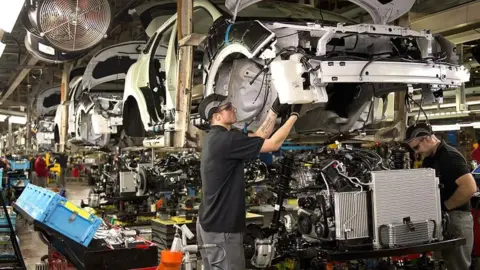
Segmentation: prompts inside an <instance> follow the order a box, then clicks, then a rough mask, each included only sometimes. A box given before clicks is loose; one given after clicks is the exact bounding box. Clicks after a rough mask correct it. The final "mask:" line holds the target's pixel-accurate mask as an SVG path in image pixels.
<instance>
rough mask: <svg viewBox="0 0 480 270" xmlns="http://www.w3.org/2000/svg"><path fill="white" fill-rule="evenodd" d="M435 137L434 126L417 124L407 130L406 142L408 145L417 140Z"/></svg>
mask: <svg viewBox="0 0 480 270" xmlns="http://www.w3.org/2000/svg"><path fill="white" fill-rule="evenodd" d="M430 135H433V131H432V126H430V125H429V124H427V123H416V124H413V125H411V126H409V127H408V128H407V132H406V134H405V142H406V143H408V142H410V141H412V140H413V139H415V138H419V137H424V136H430Z"/></svg>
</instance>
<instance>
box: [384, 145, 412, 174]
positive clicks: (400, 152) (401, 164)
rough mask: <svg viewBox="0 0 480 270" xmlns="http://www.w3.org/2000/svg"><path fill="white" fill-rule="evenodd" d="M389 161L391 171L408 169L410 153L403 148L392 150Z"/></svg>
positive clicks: (398, 147) (397, 147)
mask: <svg viewBox="0 0 480 270" xmlns="http://www.w3.org/2000/svg"><path fill="white" fill-rule="evenodd" d="M389 160H390V168H391V169H395V170H403V169H410V153H409V152H408V151H407V150H406V149H405V148H404V147H401V146H396V147H394V148H392V150H391V155H390V158H389Z"/></svg>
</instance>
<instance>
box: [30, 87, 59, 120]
mask: <svg viewBox="0 0 480 270" xmlns="http://www.w3.org/2000/svg"><path fill="white" fill-rule="evenodd" d="M59 104H60V85H56V86H53V87H50V88H47V89H45V90H43V91H41V92H40V94H38V96H37V102H36V107H35V110H36V112H37V114H38V115H41V116H53V115H55V111H56V110H57V106H58V105H59Z"/></svg>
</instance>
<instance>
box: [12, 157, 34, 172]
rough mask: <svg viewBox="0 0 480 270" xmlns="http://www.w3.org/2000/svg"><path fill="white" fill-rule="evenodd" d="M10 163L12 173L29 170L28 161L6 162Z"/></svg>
mask: <svg viewBox="0 0 480 270" xmlns="http://www.w3.org/2000/svg"><path fill="white" fill-rule="evenodd" d="M8 162H9V163H10V169H12V170H13V171H21V170H24V171H25V170H28V169H30V161H29V160H28V159H24V160H8Z"/></svg>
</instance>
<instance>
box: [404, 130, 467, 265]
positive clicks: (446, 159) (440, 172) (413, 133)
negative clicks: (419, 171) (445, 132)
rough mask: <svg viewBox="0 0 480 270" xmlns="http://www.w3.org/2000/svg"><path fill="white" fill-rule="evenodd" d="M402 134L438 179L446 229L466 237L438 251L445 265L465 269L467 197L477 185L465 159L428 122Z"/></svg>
mask: <svg viewBox="0 0 480 270" xmlns="http://www.w3.org/2000/svg"><path fill="white" fill-rule="evenodd" d="M405 138H406V142H407V143H408V145H409V146H410V148H412V149H413V150H414V151H415V154H421V155H423V156H424V157H425V159H424V160H423V167H426V168H432V169H434V170H435V172H436V175H437V177H439V179H440V184H441V185H442V188H441V189H440V197H441V203H442V210H443V211H446V212H447V213H448V215H449V217H450V223H449V225H448V227H447V233H448V234H450V235H452V236H455V237H465V238H466V240H467V244H466V245H465V246H461V247H458V248H454V249H448V250H443V251H442V257H443V259H444V260H445V262H446V264H447V269H448V270H456V269H458V270H465V269H469V267H470V263H471V253H472V248H473V218H472V215H471V213H470V208H471V205H470V198H471V197H472V196H473V194H474V193H475V192H476V191H477V185H476V183H475V180H474V179H473V176H472V174H471V173H470V168H469V166H468V164H467V161H466V160H465V158H464V157H463V156H462V154H460V152H458V151H457V149H455V148H453V147H452V146H450V145H448V144H447V143H445V141H443V140H439V139H438V138H437V137H436V136H435V135H434V134H433V132H432V128H431V126H430V125H428V124H424V123H417V124H414V125H411V126H409V127H408V128H407V132H406V136H405Z"/></svg>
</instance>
